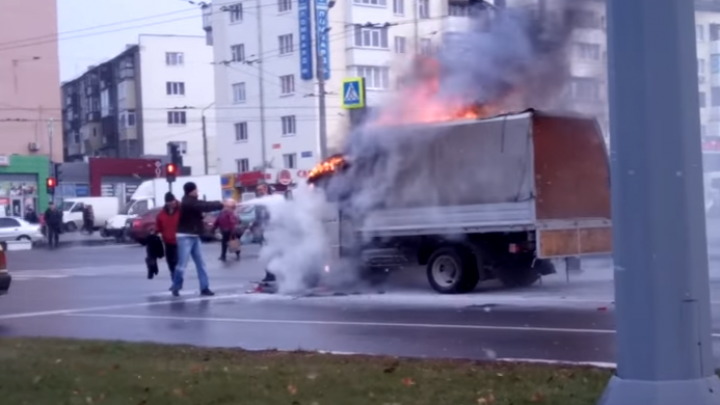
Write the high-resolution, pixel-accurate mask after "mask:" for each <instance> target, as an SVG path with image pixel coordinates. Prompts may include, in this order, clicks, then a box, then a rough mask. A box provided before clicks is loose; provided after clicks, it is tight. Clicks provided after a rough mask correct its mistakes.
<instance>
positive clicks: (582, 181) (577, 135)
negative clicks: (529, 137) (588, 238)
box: [533, 115, 611, 220]
mask: <svg viewBox="0 0 720 405" xmlns="http://www.w3.org/2000/svg"><path fill="white" fill-rule="evenodd" d="M598 131H599V129H598V128H597V125H596V123H595V121H594V120H590V119H580V118H565V117H553V116H543V115H537V116H535V118H534V121H533V143H534V160H535V161H534V167H535V179H534V181H535V193H536V197H537V202H536V213H537V218H538V219H539V220H547V219H574V218H607V219H610V218H611V216H610V170H609V167H610V165H609V161H608V155H607V150H606V148H605V144H604V141H603V138H602V136H601V134H600V133H599V132H598Z"/></svg>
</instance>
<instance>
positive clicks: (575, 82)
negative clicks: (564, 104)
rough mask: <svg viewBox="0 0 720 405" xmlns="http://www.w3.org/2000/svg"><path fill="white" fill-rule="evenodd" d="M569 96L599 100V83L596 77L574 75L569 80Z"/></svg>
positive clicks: (581, 99) (575, 98)
mask: <svg viewBox="0 0 720 405" xmlns="http://www.w3.org/2000/svg"><path fill="white" fill-rule="evenodd" d="M570 97H572V98H573V99H574V100H579V101H598V100H600V83H599V82H598V80H596V79H592V78H587V77H576V78H573V79H572V80H571V81H570Z"/></svg>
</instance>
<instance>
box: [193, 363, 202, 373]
mask: <svg viewBox="0 0 720 405" xmlns="http://www.w3.org/2000/svg"><path fill="white" fill-rule="evenodd" d="M190 370H191V371H192V372H193V373H199V372H201V371H203V366H201V365H197V364H196V365H194V366H193V367H192V369H190Z"/></svg>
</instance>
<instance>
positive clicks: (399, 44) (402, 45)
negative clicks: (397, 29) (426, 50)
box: [395, 37, 407, 53]
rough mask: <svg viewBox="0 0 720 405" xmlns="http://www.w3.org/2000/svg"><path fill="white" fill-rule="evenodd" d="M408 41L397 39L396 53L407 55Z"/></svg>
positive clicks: (401, 38) (402, 38)
mask: <svg viewBox="0 0 720 405" xmlns="http://www.w3.org/2000/svg"><path fill="white" fill-rule="evenodd" d="M406 46H407V40H406V39H405V37H395V53H405V47H406Z"/></svg>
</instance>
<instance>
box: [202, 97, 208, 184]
mask: <svg viewBox="0 0 720 405" xmlns="http://www.w3.org/2000/svg"><path fill="white" fill-rule="evenodd" d="M202 142H203V169H205V170H204V171H205V175H207V174H208V143H207V124H206V120H205V112H204V111H203V113H202Z"/></svg>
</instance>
